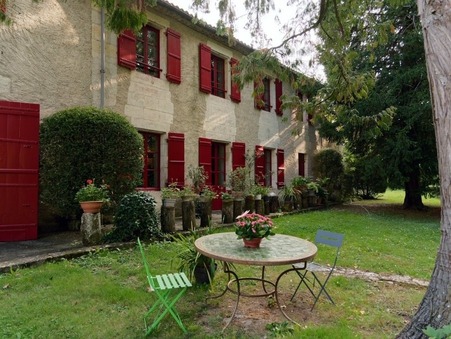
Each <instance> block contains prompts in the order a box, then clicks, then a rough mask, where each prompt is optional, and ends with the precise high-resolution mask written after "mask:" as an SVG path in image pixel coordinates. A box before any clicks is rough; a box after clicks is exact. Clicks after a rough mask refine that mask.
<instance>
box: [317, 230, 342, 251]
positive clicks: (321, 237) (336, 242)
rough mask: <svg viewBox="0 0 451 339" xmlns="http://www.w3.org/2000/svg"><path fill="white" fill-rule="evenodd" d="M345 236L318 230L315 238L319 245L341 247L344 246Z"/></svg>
mask: <svg viewBox="0 0 451 339" xmlns="http://www.w3.org/2000/svg"><path fill="white" fill-rule="evenodd" d="M343 238H344V234H342V233H335V232H329V231H323V230H318V231H317V232H316V236H315V242H316V243H317V244H325V245H329V246H334V247H341V245H342V244H343Z"/></svg>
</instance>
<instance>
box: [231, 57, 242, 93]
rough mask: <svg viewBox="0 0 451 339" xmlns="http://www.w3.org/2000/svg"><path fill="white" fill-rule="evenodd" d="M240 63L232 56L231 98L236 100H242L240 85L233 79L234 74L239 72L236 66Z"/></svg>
mask: <svg viewBox="0 0 451 339" xmlns="http://www.w3.org/2000/svg"><path fill="white" fill-rule="evenodd" d="M237 65H238V60H237V59H234V58H231V59H230V84H231V89H230V99H232V101H235V102H241V91H240V86H238V84H237V83H235V82H234V81H233V76H234V75H237V74H238V71H237V70H236V66H237Z"/></svg>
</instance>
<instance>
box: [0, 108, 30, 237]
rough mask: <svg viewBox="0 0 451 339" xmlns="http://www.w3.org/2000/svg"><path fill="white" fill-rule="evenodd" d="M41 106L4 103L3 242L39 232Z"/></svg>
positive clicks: (0, 158)
mask: <svg viewBox="0 0 451 339" xmlns="http://www.w3.org/2000/svg"><path fill="white" fill-rule="evenodd" d="M38 169H39V105H37V104H26V103H19V102H8V101H1V100H0V241H19V240H32V239H36V238H37V233H38V232H37V231H38Z"/></svg>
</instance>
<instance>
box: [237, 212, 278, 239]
mask: <svg viewBox="0 0 451 339" xmlns="http://www.w3.org/2000/svg"><path fill="white" fill-rule="evenodd" d="M236 219H237V221H236V223H235V234H236V235H237V236H238V239H243V242H244V247H250V248H258V247H260V242H261V240H262V239H263V238H268V237H269V236H270V235H274V234H275V233H274V232H273V227H274V225H273V222H272V220H271V218H269V217H266V216H264V215H261V214H257V213H249V211H246V212H244V213H243V214H241V215H239V216H238V217H237V218H236Z"/></svg>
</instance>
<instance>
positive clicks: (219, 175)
mask: <svg viewBox="0 0 451 339" xmlns="http://www.w3.org/2000/svg"><path fill="white" fill-rule="evenodd" d="M225 164H226V155H225V144H223V143H219V142H213V143H212V144H211V184H212V185H215V186H225V184H226V171H225Z"/></svg>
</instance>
